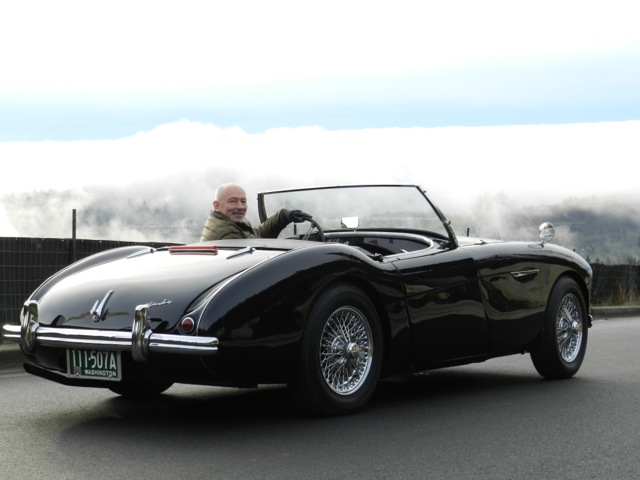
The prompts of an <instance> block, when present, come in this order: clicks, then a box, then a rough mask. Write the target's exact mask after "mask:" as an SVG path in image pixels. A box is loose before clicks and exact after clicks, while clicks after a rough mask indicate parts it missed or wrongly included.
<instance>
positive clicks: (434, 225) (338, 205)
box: [258, 185, 448, 238]
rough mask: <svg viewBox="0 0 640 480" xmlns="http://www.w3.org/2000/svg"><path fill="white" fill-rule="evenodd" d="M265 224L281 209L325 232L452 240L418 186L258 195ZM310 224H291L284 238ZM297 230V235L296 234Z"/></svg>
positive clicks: (344, 188)
mask: <svg viewBox="0 0 640 480" xmlns="http://www.w3.org/2000/svg"><path fill="white" fill-rule="evenodd" d="M258 203H259V209H260V215H261V221H264V219H265V218H267V217H270V216H271V215H273V214H274V213H276V212H277V211H278V210H279V209H281V208H286V209H288V210H302V211H303V212H306V213H309V214H310V215H312V216H313V219H314V220H315V221H317V222H318V223H319V224H320V226H321V227H322V228H323V229H324V230H325V231H332V230H344V229H351V230H353V229H365V230H411V231H427V232H430V233H435V234H437V235H439V236H442V237H444V238H448V233H447V230H446V229H445V226H444V224H443V219H441V218H440V217H439V216H438V213H437V212H436V211H435V210H434V208H433V207H432V206H431V204H430V203H429V201H428V200H427V198H426V196H425V195H424V194H423V192H422V190H421V189H420V188H419V187H418V186H416V185H363V186H336V187H322V188H313V189H301V190H282V191H274V192H263V193H260V194H258ZM307 225H308V224H298V225H296V224H291V225H289V226H288V227H287V228H286V229H285V230H283V232H282V233H281V234H280V237H287V236H291V235H293V234H295V233H300V231H301V230H304V229H306V228H307ZM296 230H297V232H296Z"/></svg>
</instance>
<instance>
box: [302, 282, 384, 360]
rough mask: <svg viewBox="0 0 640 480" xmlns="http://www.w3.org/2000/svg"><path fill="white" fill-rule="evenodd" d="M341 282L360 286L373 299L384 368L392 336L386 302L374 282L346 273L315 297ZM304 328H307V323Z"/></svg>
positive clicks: (327, 285) (328, 284)
mask: <svg viewBox="0 0 640 480" xmlns="http://www.w3.org/2000/svg"><path fill="white" fill-rule="evenodd" d="M341 284H347V285H351V286H353V287H356V288H359V289H360V290H362V291H363V293H364V294H365V295H366V296H367V297H368V298H369V300H371V303H372V305H373V307H374V308H375V310H376V313H377V314H378V319H379V321H380V329H381V331H382V368H383V370H384V369H385V367H386V366H387V365H388V362H389V356H390V354H389V351H390V345H391V338H392V333H391V332H392V329H391V319H390V318H389V315H388V313H387V310H386V309H385V307H384V302H383V301H382V299H381V297H380V295H379V292H378V291H377V290H376V288H375V286H374V285H373V284H371V283H370V282H368V281H367V280H365V279H364V278H362V277H359V276H356V275H345V276H343V277H339V278H334V279H332V280H331V281H330V282H329V283H327V284H326V285H325V286H324V287H323V288H322V290H321V291H319V292H317V294H316V295H314V297H315V298H319V297H320V296H321V295H322V293H323V292H325V291H326V290H328V289H330V288H333V287H335V286H336V285H341ZM304 328H307V325H306V323H305V326H304Z"/></svg>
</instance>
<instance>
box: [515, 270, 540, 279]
mask: <svg viewBox="0 0 640 480" xmlns="http://www.w3.org/2000/svg"><path fill="white" fill-rule="evenodd" d="M539 272H540V269H539V268H532V269H531V270H520V271H518V272H511V275H513V278H524V277H530V276H533V275H537V274H538V273H539Z"/></svg>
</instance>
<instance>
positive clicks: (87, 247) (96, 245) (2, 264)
mask: <svg viewBox="0 0 640 480" xmlns="http://www.w3.org/2000/svg"><path fill="white" fill-rule="evenodd" d="M127 245H148V246H151V247H161V246H166V245H174V244H170V243H148V242H144V243H141V242H125V241H112V240H74V239H55V238H9V237H5V238H2V237H0V324H5V323H16V322H17V321H18V318H19V314H20V309H21V308H22V305H23V303H24V302H25V300H27V298H29V296H30V295H31V293H32V292H33V291H34V290H35V289H36V288H37V287H38V286H39V285H40V284H41V283H42V282H44V281H45V280H46V279H47V278H49V277H50V276H51V275H53V274H54V273H56V272H57V271H59V270H61V269H63V268H64V267H66V266H68V265H70V264H71V263H73V262H74V261H76V260H80V259H82V258H85V257H88V256H89V255H93V254H95V253H99V252H102V251H104V250H109V249H112V248H117V247H122V246H127ZM592 268H593V271H594V277H593V286H592V289H591V293H592V299H591V303H592V305H599V306H619V305H640V266H638V265H603V264H594V265H592Z"/></svg>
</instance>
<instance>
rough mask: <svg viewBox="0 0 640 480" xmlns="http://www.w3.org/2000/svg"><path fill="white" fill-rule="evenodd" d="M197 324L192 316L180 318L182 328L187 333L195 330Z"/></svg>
mask: <svg viewBox="0 0 640 480" xmlns="http://www.w3.org/2000/svg"><path fill="white" fill-rule="evenodd" d="M195 326H196V322H194V321H193V318H191V317H184V318H183V319H182V320H180V328H181V329H182V331H183V332H185V333H191V332H193V329H194V328H195Z"/></svg>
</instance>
